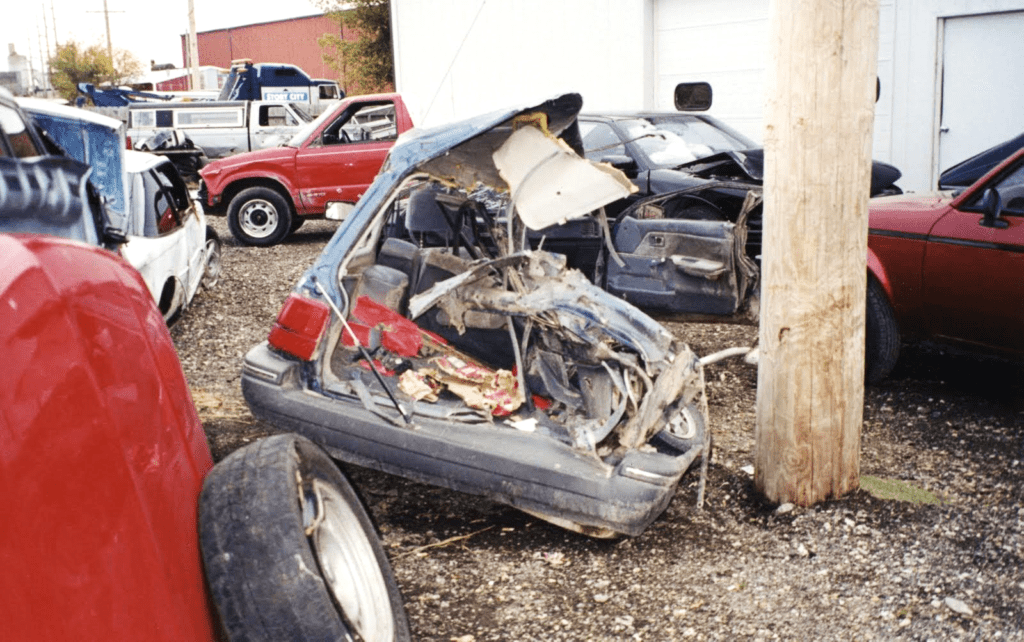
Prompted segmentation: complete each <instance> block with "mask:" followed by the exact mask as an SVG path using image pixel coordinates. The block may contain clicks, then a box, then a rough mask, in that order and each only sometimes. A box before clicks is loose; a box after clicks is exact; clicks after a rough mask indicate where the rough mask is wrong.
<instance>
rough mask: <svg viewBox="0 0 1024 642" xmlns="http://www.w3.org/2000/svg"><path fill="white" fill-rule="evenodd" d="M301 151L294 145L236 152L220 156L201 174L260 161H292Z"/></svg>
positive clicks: (213, 172) (201, 171)
mask: <svg viewBox="0 0 1024 642" xmlns="http://www.w3.org/2000/svg"><path fill="white" fill-rule="evenodd" d="M297 151H299V150H298V149H296V148H294V147H268V148H266V149H257V150H256V151H254V152H243V153H241V154H235V155H234V156H228V157H227V158H219V159H217V160H215V161H213V162H211V163H209V164H208V165H207V166H206V167H204V168H203V169H202V170H200V172H199V174H200V175H201V176H203V178H206V176H207V174H216V173H219V172H223V171H226V170H231V169H234V168H236V167H238V166H239V165H250V164H252V163H260V162H264V163H265V162H272V163H279V162H281V161H290V160H291V159H292V158H294V157H295V153H296V152H297Z"/></svg>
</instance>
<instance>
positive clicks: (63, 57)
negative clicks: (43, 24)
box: [50, 41, 142, 102]
mask: <svg viewBox="0 0 1024 642" xmlns="http://www.w3.org/2000/svg"><path fill="white" fill-rule="evenodd" d="M140 73H142V64H141V63H139V61H138V59H137V58H135V56H133V55H132V54H130V53H129V52H127V51H124V50H122V49H115V50H114V60H113V62H111V60H110V57H109V56H108V55H107V49H106V47H104V46H102V45H98V44H95V45H89V46H88V47H86V46H84V45H81V44H79V43H77V42H75V41H70V42H67V43H65V44H62V45H58V46H57V53H56V54H54V56H53V57H52V58H50V82H51V83H52V84H53V87H54V89H56V90H57V91H58V92H59V93H60V95H61V97H63V98H66V99H67V100H68V101H70V102H74V100H75V97H76V96H77V95H78V83H80V82H87V83H92V84H94V85H99V84H103V83H110V84H112V85H119V84H123V83H124V82H126V81H127V80H128V79H129V78H131V77H132V76H137V75H139V74H140Z"/></svg>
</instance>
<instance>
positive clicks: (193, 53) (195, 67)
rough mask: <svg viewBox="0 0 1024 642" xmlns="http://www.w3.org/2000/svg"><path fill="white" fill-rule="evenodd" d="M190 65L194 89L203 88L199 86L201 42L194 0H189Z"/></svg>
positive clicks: (191, 82) (190, 76)
mask: <svg viewBox="0 0 1024 642" xmlns="http://www.w3.org/2000/svg"><path fill="white" fill-rule="evenodd" d="M188 67H189V78H190V81H189V82H190V84H191V85H192V91H199V90H200V89H202V88H201V87H200V86H199V84H200V83H199V43H198V42H196V9H195V3H194V1H193V0H188Z"/></svg>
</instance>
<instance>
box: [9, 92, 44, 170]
mask: <svg viewBox="0 0 1024 642" xmlns="http://www.w3.org/2000/svg"><path fill="white" fill-rule="evenodd" d="M0 129H2V130H3V131H4V133H6V134H7V139H8V141H10V144H11V152H10V153H11V154H13V155H14V156H16V157H18V158H30V157H32V156H42V155H43V154H42V151H41V150H40V149H39V148H38V147H36V143H35V141H34V140H33V139H32V135H31V134H30V133H29V131H28V125H27V124H26V123H25V121H24V119H22V117H21V114H19V113H18V112H17V110H15V109H13V108H11V107H8V106H7V105H0Z"/></svg>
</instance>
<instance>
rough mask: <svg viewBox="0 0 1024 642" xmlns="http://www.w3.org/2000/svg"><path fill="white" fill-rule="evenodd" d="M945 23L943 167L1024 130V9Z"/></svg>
mask: <svg viewBox="0 0 1024 642" xmlns="http://www.w3.org/2000/svg"><path fill="white" fill-rule="evenodd" d="M944 22H945V24H944V27H945V29H944V32H943V48H942V49H943V51H942V96H941V98H940V100H941V101H942V103H941V109H942V116H941V120H940V125H939V171H940V172H941V171H943V170H945V169H946V168H948V167H950V166H952V165H955V164H956V163H959V162H960V161H962V160H965V159H967V158H969V157H971V156H973V155H975V154H977V153H978V152H981V151H984V150H986V149H988V148H989V147H992V146H993V145H996V144H997V143H1001V142H1003V141H1005V140H1007V139H1009V138H1012V137H1014V136H1016V135H1018V134H1020V133H1021V132H1024V11H1014V12H1008V13H994V14H987V15H980V16H965V17H960V18H946V19H945V21H944Z"/></svg>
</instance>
